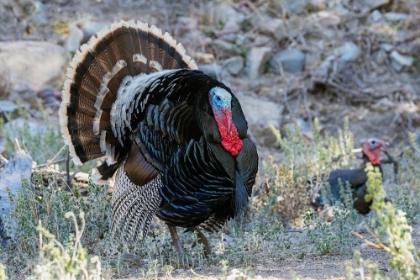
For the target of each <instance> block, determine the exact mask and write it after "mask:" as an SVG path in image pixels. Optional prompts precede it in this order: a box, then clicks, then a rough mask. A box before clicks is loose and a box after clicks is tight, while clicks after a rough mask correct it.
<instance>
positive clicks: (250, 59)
mask: <svg viewBox="0 0 420 280" xmlns="http://www.w3.org/2000/svg"><path fill="white" fill-rule="evenodd" d="M270 54H271V48H269V47H257V48H252V49H251V50H250V51H249V52H248V56H247V62H246V64H247V71H248V76H249V77H250V78H251V79H255V78H258V77H259V76H260V75H262V74H263V73H264V72H265V70H266V69H265V64H266V63H267V62H268V61H269V59H270Z"/></svg>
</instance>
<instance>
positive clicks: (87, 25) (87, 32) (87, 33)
mask: <svg viewBox="0 0 420 280" xmlns="http://www.w3.org/2000/svg"><path fill="white" fill-rule="evenodd" d="M80 26H81V28H82V32H83V39H82V41H81V43H82V44H84V43H86V42H87V41H89V39H90V38H91V37H92V36H96V34H97V33H98V32H99V31H101V30H102V29H104V28H105V27H106V25H105V24H103V23H99V22H93V21H86V22H83V23H82V24H80Z"/></svg>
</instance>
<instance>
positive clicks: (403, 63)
mask: <svg viewBox="0 0 420 280" xmlns="http://www.w3.org/2000/svg"><path fill="white" fill-rule="evenodd" d="M389 57H390V59H391V65H392V67H393V68H394V69H395V71H397V72H400V71H402V70H404V69H407V68H409V67H411V65H413V58H412V57H411V56H409V55H402V54H400V53H399V52H397V51H392V52H391V54H390V56H389Z"/></svg>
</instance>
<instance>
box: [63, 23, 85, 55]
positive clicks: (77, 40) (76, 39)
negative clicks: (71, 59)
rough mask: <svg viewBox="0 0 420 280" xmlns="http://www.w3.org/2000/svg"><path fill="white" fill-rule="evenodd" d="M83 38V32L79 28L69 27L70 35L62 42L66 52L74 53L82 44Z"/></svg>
mask: <svg viewBox="0 0 420 280" xmlns="http://www.w3.org/2000/svg"><path fill="white" fill-rule="evenodd" d="M83 36H84V34H83V31H82V30H81V29H80V28H79V27H77V26H76V25H73V26H71V27H70V33H69V35H68V36H67V38H66V40H65V41H64V47H65V48H66V50H67V51H69V52H76V51H77V50H78V49H79V47H80V45H81V43H82V40H83Z"/></svg>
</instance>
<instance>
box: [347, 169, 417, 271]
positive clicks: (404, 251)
mask: <svg viewBox="0 0 420 280" xmlns="http://www.w3.org/2000/svg"><path fill="white" fill-rule="evenodd" d="M366 170H367V172H368V182H367V190H368V194H367V195H366V199H372V201H373V202H372V206H371V209H372V211H373V212H374V213H375V214H376V219H375V224H376V225H377V226H376V227H375V229H374V231H373V232H371V234H372V235H373V237H374V238H375V241H376V242H371V241H369V240H367V239H366V238H364V237H363V236H361V235H360V234H358V233H354V234H355V235H357V236H359V237H360V238H362V239H363V240H364V241H365V242H366V243H367V244H369V245H371V246H372V247H375V248H377V249H381V250H384V251H386V252H387V254H388V256H389V257H390V265H391V267H392V268H393V269H394V270H395V271H396V273H397V274H398V278H399V279H418V278H419V276H420V259H419V254H418V252H417V250H416V248H415V247H414V244H413V241H412V236H411V232H412V228H411V226H410V225H409V224H408V222H407V219H406V214H405V213H404V212H403V211H401V210H399V209H396V208H395V206H394V205H393V204H392V203H390V202H385V192H384V189H383V187H382V178H381V173H380V172H379V170H378V169H377V168H373V166H372V165H371V164H368V166H367V167H366ZM359 262H363V260H362V261H359ZM367 267H368V269H369V272H371V273H372V275H378V269H377V265H375V264H374V263H373V262H371V261H369V262H367ZM352 272H353V271H352V270H351V269H348V273H349V275H350V276H352V275H353V274H352Z"/></svg>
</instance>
